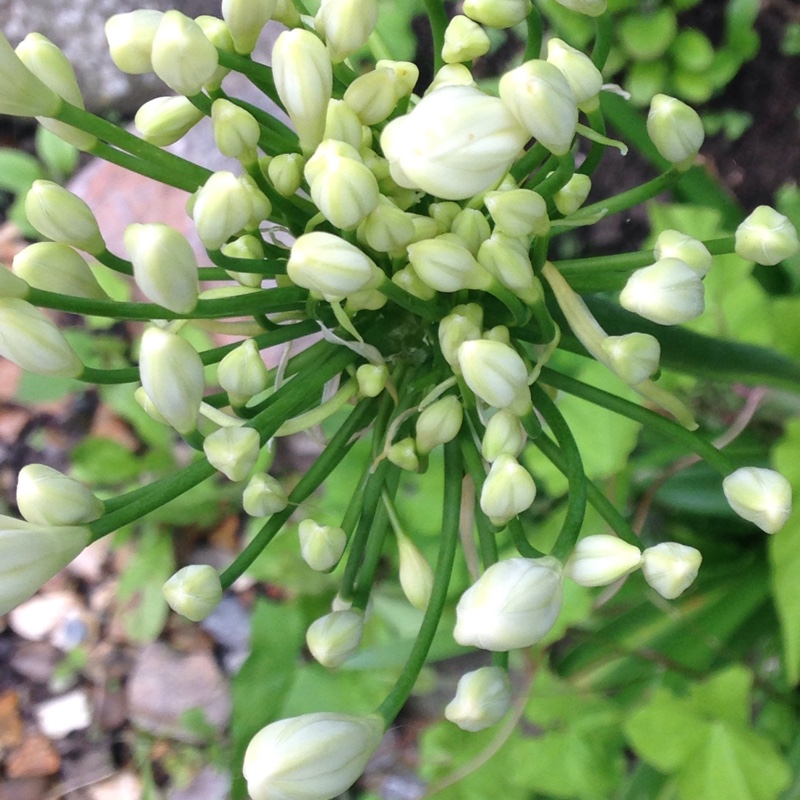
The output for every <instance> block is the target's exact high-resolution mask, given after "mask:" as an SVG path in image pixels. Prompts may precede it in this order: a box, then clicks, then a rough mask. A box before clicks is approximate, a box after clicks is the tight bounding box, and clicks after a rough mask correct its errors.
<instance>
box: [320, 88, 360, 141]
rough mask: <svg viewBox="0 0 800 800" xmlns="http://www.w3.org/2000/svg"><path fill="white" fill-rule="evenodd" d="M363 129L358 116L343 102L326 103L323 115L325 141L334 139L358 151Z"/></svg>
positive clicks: (332, 101)
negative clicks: (326, 107)
mask: <svg viewBox="0 0 800 800" xmlns="http://www.w3.org/2000/svg"><path fill="white" fill-rule="evenodd" d="M363 127H364V126H363V125H362V124H361V120H360V119H359V117H358V114H356V112H355V111H353V109H352V108H350V106H348V105H347V104H346V103H345V102H344V100H331V101H330V102H329V103H328V110H327V112H326V114H325V139H336V140H337V141H339V142H345V143H347V144H349V145H350V147H352V148H354V149H355V150H358V149H359V148H360V147H361V143H362V140H363V138H364V136H363V130H362V129H363ZM323 141H324V140H323Z"/></svg>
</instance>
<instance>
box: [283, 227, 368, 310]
mask: <svg viewBox="0 0 800 800" xmlns="http://www.w3.org/2000/svg"><path fill="white" fill-rule="evenodd" d="M286 273H287V275H288V276H289V278H290V279H291V281H292V283H294V284H296V285H297V286H302V287H303V288H304V289H310V290H312V291H315V292H319V293H320V294H321V295H322V296H323V297H324V298H325V299H326V300H328V301H331V300H343V299H344V298H346V297H347V296H348V295H350V294H353V293H354V292H358V291H361V290H362V289H366V288H372V284H373V283H374V281H375V279H376V276H377V267H376V266H375V264H373V263H372V261H371V260H370V259H369V258H367V256H365V255H364V253H362V252H361V251H360V250H359V249H358V248H357V247H354V246H353V245H351V244H350V243H349V242H346V241H345V240H344V239H341V238H339V237H338V236H334V235H333V234H331V233H324V232H322V231H314V232H312V233H306V234H303V235H302V236H300V237H298V238H297V240H296V241H295V243H294V245H293V246H292V251H291V254H290V255H289V261H288V263H287V264H286ZM378 277H379V276H378Z"/></svg>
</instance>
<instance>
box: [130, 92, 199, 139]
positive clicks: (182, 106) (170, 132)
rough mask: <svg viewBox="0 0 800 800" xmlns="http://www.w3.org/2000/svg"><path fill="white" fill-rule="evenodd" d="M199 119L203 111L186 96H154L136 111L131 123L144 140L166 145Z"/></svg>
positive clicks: (181, 135) (185, 131)
mask: <svg viewBox="0 0 800 800" xmlns="http://www.w3.org/2000/svg"><path fill="white" fill-rule="evenodd" d="M201 119H203V112H202V111H200V109H199V108H196V107H195V106H193V105H192V104H191V102H189V100H188V99H187V98H186V97H182V96H177V97H154V98H153V99H152V100H148V101H147V102H146V103H145V104H144V105H143V106H142V107H141V108H140V109H139V110H138V111H137V112H136V116H135V117H134V119H133V124H134V125H135V126H136V129H137V130H138V131H139V133H141V134H142V138H143V139H144V140H145V141H146V142H150V144H155V145H158V146H159V147H166V146H167V145H170V144H174V143H175V142H177V141H178V139H181V138H182V137H183V136H184V135H185V134H186V133H188V132H189V131H190V130H191V129H192V128H193V127H194V126H195V125H197V123H198V122H200V120H201Z"/></svg>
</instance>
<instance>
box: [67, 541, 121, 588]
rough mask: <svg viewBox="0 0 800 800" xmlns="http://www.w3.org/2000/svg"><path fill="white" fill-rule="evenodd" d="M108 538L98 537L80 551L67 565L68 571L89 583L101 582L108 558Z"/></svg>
mask: <svg viewBox="0 0 800 800" xmlns="http://www.w3.org/2000/svg"><path fill="white" fill-rule="evenodd" d="M109 547H110V545H109V542H108V539H98V540H97V541H96V542H92V544H90V545H89V546H88V547H85V548H84V549H83V550H81V552H80V553H78V555H77V556H75V558H73V559H72V561H71V562H70V563H69V565H68V566H67V571H68V572H69V573H70V574H71V575H74V576H75V577H76V578H80V579H81V580H83V581H86V582H87V583H92V584H94V583H99V582H100V579H101V578H102V577H103V566H104V565H105V562H106V559H107V558H108V550H109Z"/></svg>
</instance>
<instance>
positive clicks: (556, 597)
mask: <svg viewBox="0 0 800 800" xmlns="http://www.w3.org/2000/svg"><path fill="white" fill-rule="evenodd" d="M562 597H563V588H562V568H561V564H560V563H559V562H558V561H557V560H556V559H555V558H552V557H550V556H545V557H544V558H507V559H505V560H504V561H498V562H497V563H496V564H492V566H491V567H489V568H488V569H487V570H486V572H484V573H483V575H481V577H480V578H479V579H478V581H477V582H476V583H474V584H473V585H472V586H470V588H469V589H467V591H466V592H464V594H463V595H461V599H460V600H459V601H458V606H457V607H456V627H455V630H454V631H453V637H454V638H455V640H456V641H457V642H458V643H459V644H460V645H464V646H465V647H469V646H473V647H480V648H482V649H483V650H492V651H495V652H506V651H508V650H517V649H519V648H522V647H530V646H531V645H533V644H536V643H537V642H540V641H541V640H542V639H543V638H544V637H545V636H546V635H547V634H548V632H549V631H550V629H551V628H552V627H553V625H555V622H556V619H558V614H559V612H560V611H561V601H562Z"/></svg>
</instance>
